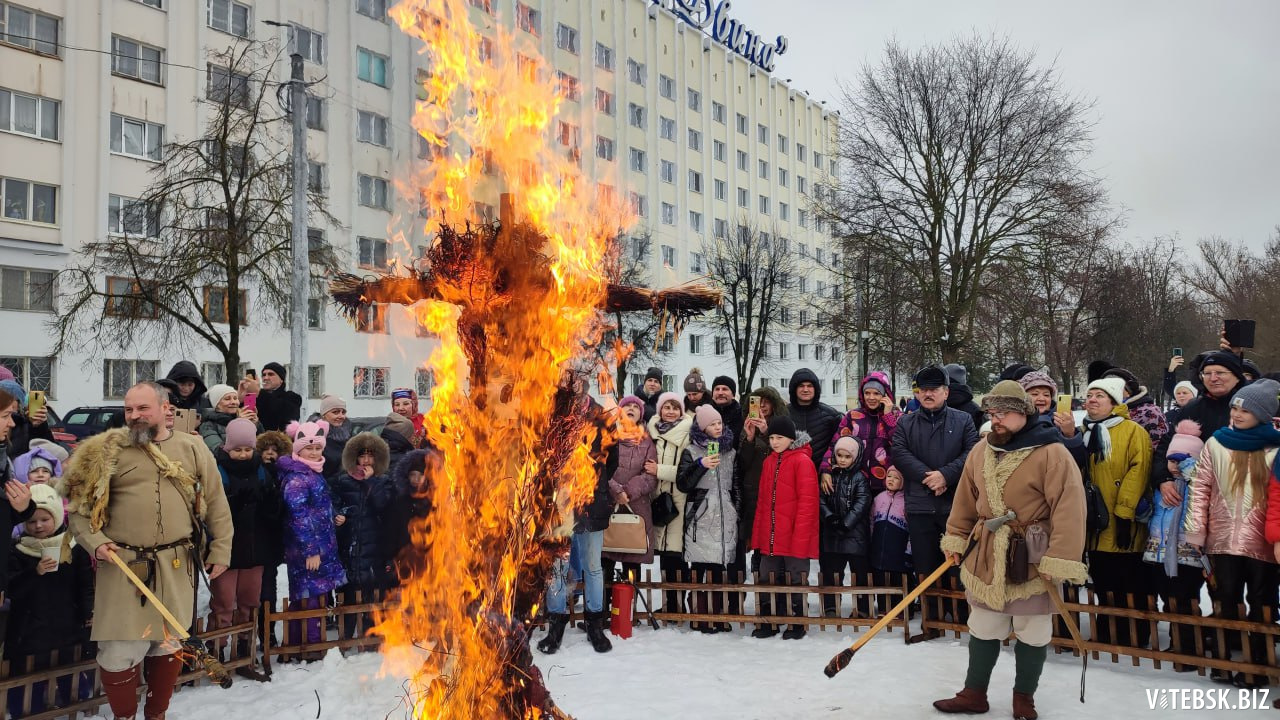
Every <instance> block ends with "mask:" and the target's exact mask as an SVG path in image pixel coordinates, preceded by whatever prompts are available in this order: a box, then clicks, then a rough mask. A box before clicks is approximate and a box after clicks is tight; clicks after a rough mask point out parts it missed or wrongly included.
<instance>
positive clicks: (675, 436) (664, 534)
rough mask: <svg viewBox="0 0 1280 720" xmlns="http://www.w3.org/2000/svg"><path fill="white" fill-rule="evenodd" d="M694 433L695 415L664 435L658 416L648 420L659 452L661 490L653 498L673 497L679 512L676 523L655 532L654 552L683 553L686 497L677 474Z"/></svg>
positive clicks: (683, 419)
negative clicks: (666, 495) (660, 430)
mask: <svg viewBox="0 0 1280 720" xmlns="http://www.w3.org/2000/svg"><path fill="white" fill-rule="evenodd" d="M692 430H693V415H692V414H686V415H685V416H684V417H682V418H680V421H679V422H677V423H676V425H675V427H673V428H671V429H670V430H668V431H666V432H665V433H659V432H658V416H657V415H654V416H653V417H652V418H651V419H650V420H649V436H650V437H652V438H653V444H654V446H655V447H656V448H657V450H658V489H657V490H655V491H654V492H653V496H654V497H655V498H656V497H658V496H659V495H661V494H662V493H664V492H669V493H671V497H672V499H674V500H675V501H676V509H677V510H679V511H680V514H679V515H676V519H675V520H672V521H671V522H669V523H667V524H666V525H664V526H663V527H660V528H656V529H655V530H656V532H655V534H654V539H653V549H654V551H655V552H672V553H683V552H684V503H685V494H684V493H682V492H680V488H678V487H676V471H677V470H679V469H680V455H681V454H682V453H683V452H684V449H685V448H687V447H689V433H690V432H691V431H692Z"/></svg>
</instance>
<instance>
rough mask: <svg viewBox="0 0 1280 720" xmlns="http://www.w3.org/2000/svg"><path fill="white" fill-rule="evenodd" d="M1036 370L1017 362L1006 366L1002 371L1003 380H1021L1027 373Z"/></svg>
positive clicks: (1001, 377)
mask: <svg viewBox="0 0 1280 720" xmlns="http://www.w3.org/2000/svg"><path fill="white" fill-rule="evenodd" d="M1034 370H1035V368H1033V367H1031V366H1030V365H1028V364H1026V363H1021V362H1015V363H1010V364H1008V365H1006V366H1005V368H1004V369H1003V370H1001V371H1000V379H1001V380H1021V379H1022V378H1023V377H1024V376H1025V375H1026V374H1027V373H1029V372H1032V371H1034Z"/></svg>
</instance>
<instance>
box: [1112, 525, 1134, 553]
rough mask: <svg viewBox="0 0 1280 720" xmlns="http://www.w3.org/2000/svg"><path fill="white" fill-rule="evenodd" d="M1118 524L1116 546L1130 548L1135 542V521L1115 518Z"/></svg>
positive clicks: (1124, 548) (1123, 548)
mask: <svg viewBox="0 0 1280 720" xmlns="http://www.w3.org/2000/svg"><path fill="white" fill-rule="evenodd" d="M1115 524H1116V535H1115V537H1116V547H1117V548H1119V549H1121V550H1128V549H1129V546H1130V545H1132V544H1133V521H1132V520H1124V519H1122V518H1115Z"/></svg>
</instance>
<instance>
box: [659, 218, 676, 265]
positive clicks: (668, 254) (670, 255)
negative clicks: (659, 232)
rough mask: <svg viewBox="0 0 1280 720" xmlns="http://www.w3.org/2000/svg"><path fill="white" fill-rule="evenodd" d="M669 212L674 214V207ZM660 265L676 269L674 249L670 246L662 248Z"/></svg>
mask: <svg viewBox="0 0 1280 720" xmlns="http://www.w3.org/2000/svg"><path fill="white" fill-rule="evenodd" d="M664 207H665V203H664ZM671 210H672V212H675V208H674V207H672V208H671ZM662 264H663V265H665V266H667V267H669V268H673V269H674V268H675V267H676V249H675V248H673V247H671V246H670V245H663V246H662Z"/></svg>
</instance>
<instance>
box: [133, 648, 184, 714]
mask: <svg viewBox="0 0 1280 720" xmlns="http://www.w3.org/2000/svg"><path fill="white" fill-rule="evenodd" d="M143 663H144V666H145V667H146V669H147V702H146V704H145V705H143V707H142V714H143V717H145V718H146V719H147V720H164V715H165V713H166V712H167V711H168V710H169V700H170V699H172V698H173V688H174V686H176V685H177V684H178V675H180V674H182V661H181V660H179V659H178V656H177V655H157V656H155V657H149V658H147V659H146V660H144V661H143Z"/></svg>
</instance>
